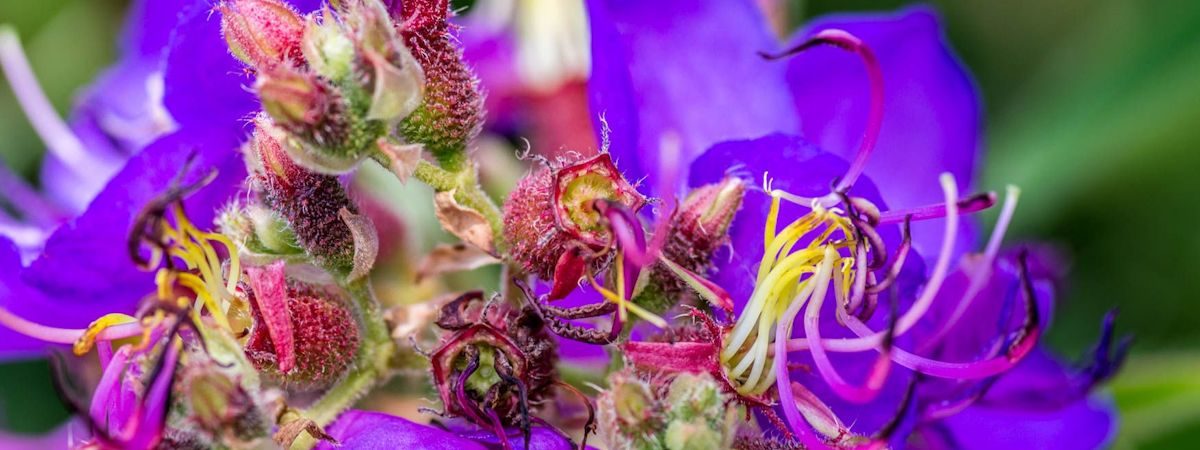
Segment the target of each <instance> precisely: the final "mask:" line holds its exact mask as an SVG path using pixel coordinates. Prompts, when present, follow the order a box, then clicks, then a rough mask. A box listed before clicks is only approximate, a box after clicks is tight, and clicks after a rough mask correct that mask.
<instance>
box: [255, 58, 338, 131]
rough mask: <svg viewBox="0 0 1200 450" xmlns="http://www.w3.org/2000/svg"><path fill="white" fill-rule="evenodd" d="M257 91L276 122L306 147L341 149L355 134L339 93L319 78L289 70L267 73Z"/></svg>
mask: <svg viewBox="0 0 1200 450" xmlns="http://www.w3.org/2000/svg"><path fill="white" fill-rule="evenodd" d="M257 90H258V96H259V98H260V99H262V105H263V110H265V111H266V112H267V114H269V115H270V116H271V118H272V119H274V121H275V123H276V124H277V125H279V126H280V127H281V128H283V129H284V130H287V131H288V132H289V133H291V134H292V135H295V136H297V137H299V138H301V139H302V140H303V141H304V142H305V143H307V144H310V145H312V146H314V147H317V148H320V149H325V148H328V147H336V146H341V145H343V143H344V142H345V141H346V140H347V138H348V135H349V134H350V133H351V132H352V130H351V129H350V126H349V125H348V123H347V122H348V121H349V120H350V119H349V117H347V113H346V107H345V103H344V102H343V100H342V98H341V96H340V94H339V93H338V91H336V90H335V89H334V88H333V87H332V86H330V85H329V84H328V83H327V82H326V81H324V80H322V79H321V78H319V77H317V76H316V75H313V74H311V73H306V72H301V71H297V70H290V69H277V70H273V71H271V72H269V73H268V72H264V73H262V74H260V75H259V77H258V85H257Z"/></svg>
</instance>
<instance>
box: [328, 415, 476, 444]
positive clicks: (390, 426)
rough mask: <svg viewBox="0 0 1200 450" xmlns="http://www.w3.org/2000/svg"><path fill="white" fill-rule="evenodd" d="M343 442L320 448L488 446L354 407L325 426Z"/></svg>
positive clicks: (405, 420)
mask: <svg viewBox="0 0 1200 450" xmlns="http://www.w3.org/2000/svg"><path fill="white" fill-rule="evenodd" d="M325 431H326V432H327V433H329V435H331V436H333V437H334V439H337V440H338V442H339V443H340V444H341V446H337V447H335V446H334V445H331V444H330V443H328V442H321V443H319V444H317V447H316V448H317V449H318V450H333V449H340V450H373V449H379V450H384V449H388V450H390V449H397V448H413V449H417V448H419V449H427V450H476V449H478V450H484V449H485V448H486V447H484V446H482V445H479V444H476V443H474V442H472V441H470V440H468V439H464V438H461V437H459V436H456V435H454V434H453V433H450V432H448V431H445V430H441V429H438V428H433V427H430V426H426V425H419V424H416V423H413V422H410V421H409V420H407V419H403V418H400V417H396V416H392V415H388V414H383V413H377V412H370V411H360V410H350V411H347V412H346V413H344V414H342V416H341V417H339V418H338V420H337V421H335V422H334V423H333V425H330V426H329V427H328V428H326V430H325Z"/></svg>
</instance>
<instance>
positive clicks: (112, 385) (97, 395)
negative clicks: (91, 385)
mask: <svg viewBox="0 0 1200 450" xmlns="http://www.w3.org/2000/svg"><path fill="white" fill-rule="evenodd" d="M130 348H131V347H130V346H128V345H126V346H123V347H121V348H120V349H118V350H117V351H116V352H115V353H113V355H112V360H111V361H109V362H108V364H107V366H106V367H105V368H104V373H103V374H102V375H101V376H100V382H98V383H96V390H95V392H93V393H92V405H91V406H90V407H89V408H88V416H89V417H91V419H92V422H93V423H95V424H97V425H102V424H107V423H109V422H111V418H110V417H109V416H108V414H110V413H111V412H113V411H114V410H115V409H116V408H113V403H114V402H115V401H116V400H117V399H116V397H114V394H119V393H120V389H121V387H120V385H121V382H122V378H123V377H122V376H121V375H123V374H124V373H125V365H126V364H127V363H128V362H129V351H130Z"/></svg>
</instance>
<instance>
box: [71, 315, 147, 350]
mask: <svg viewBox="0 0 1200 450" xmlns="http://www.w3.org/2000/svg"><path fill="white" fill-rule="evenodd" d="M136 320H137V319H134V318H133V317H131V316H129V315H126V314H117V313H112V314H105V315H104V316H101V317H100V318H99V319H96V320H94V321H92V323H91V324H89V325H88V327H87V329H86V330H84V332H83V336H80V337H79V340H77V341H75V345H74V346H73V347H72V350H73V351H74V352H75V354H76V355H78V356H83V355H86V354H87V353H88V352H90V351H92V347H94V346H95V345H96V337H97V336H99V335H100V333H103V332H104V330H105V329H107V328H108V327H111V326H113V325H121V324H125V323H130V322H134V321H136Z"/></svg>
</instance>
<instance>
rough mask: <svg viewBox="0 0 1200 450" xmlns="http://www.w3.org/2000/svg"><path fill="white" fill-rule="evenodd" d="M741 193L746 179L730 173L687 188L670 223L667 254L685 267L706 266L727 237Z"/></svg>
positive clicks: (743, 192)
mask: <svg viewBox="0 0 1200 450" xmlns="http://www.w3.org/2000/svg"><path fill="white" fill-rule="evenodd" d="M745 195H746V183H745V182H743V181H742V180H740V179H738V178H733V177H729V178H726V179H724V180H721V181H720V182H718V183H713V184H708V185H704V186H701V187H698V188H696V189H693V190H692V191H691V192H689V193H688V195H687V198H685V199H684V201H683V204H682V205H680V208H679V212H678V213H677V214H676V216H675V218H674V223H672V226H671V231H670V233H671V237H670V241H669V243H668V244H667V247H666V249H665V253H666V255H667V257H668V258H671V260H672V261H675V262H676V263H678V264H679V265H682V266H683V267H685V268H687V269H689V270H692V271H695V272H702V271H704V270H706V269H707V268H708V265H709V262H710V260H711V259H712V254H713V252H715V251H716V250H717V249H718V248H720V247H721V245H724V244H725V243H726V242H728V241H729V236H728V233H729V225H730V223H732V222H733V217H734V216H735V215H737V212H738V209H739V208H741V207H742V198H743V197H744V196H745Z"/></svg>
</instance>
